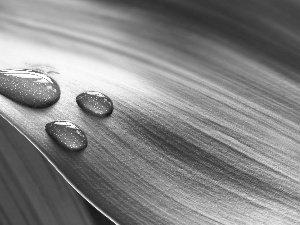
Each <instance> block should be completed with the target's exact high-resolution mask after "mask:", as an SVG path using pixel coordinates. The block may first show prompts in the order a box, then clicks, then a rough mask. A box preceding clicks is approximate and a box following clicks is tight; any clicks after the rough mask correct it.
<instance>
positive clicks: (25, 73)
mask: <svg viewBox="0 0 300 225" xmlns="http://www.w3.org/2000/svg"><path fill="white" fill-rule="evenodd" d="M0 94H2V95H4V96H6V97H8V98H10V99H12V100H14V101H16V102H18V103H21V104H23V105H27V106H30V107H33V108H44V107H48V106H50V105H52V104H54V103H56V102H57V101H58V100H59V98H60V89H59V86H58V84H57V83H56V81H55V80H53V79H52V78H50V77H48V76H47V75H45V74H43V73H41V72H39V71H36V70H30V69H8V70H0Z"/></svg>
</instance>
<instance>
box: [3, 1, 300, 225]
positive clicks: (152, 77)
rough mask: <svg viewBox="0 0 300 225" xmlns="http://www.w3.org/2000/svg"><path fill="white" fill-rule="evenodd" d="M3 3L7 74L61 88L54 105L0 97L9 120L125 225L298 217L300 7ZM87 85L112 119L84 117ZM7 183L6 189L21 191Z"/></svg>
mask: <svg viewBox="0 0 300 225" xmlns="http://www.w3.org/2000/svg"><path fill="white" fill-rule="evenodd" d="M0 9H1V10H0V28H1V29H0V50H1V56H0V67H1V68H0V69H10V68H26V69H28V68H34V69H39V70H41V71H43V72H45V73H47V74H48V75H49V76H50V77H51V78H53V79H54V80H56V81H57V83H58V84H59V86H60V90H61V96H60V100H59V101H58V102H57V103H56V104H54V105H52V106H50V107H48V108H44V109H33V108H29V107H26V106H23V105H20V104H18V103H15V102H14V101H12V100H10V99H8V98H6V97H4V96H0V102H1V107H0V113H1V115H3V116H4V117H5V118H6V120H8V121H10V122H11V123H12V124H13V125H14V126H16V127H17V128H18V129H19V130H20V131H21V132H22V133H23V134H24V135H26V137H27V138H28V139H29V140H30V141H32V143H34V144H35V146H36V148H37V149H38V150H39V151H40V152H41V153H42V154H43V156H44V157H46V159H47V160H48V161H49V162H51V163H52V164H53V165H54V166H55V167H56V169H57V170H58V171H59V172H60V173H61V174H62V175H63V176H64V178H65V179H66V180H67V181H68V182H69V183H70V184H72V185H73V187H74V188H75V189H76V190H77V191H78V192H79V193H80V194H81V195H82V196H83V197H85V198H86V199H87V200H89V201H90V202H91V203H92V204H93V206H94V207H96V208H97V209H99V210H101V211H102V212H103V213H104V214H105V215H106V216H108V217H110V218H111V220H113V221H114V222H115V223H119V224H122V225H123V224H124V225H127V224H128V225H136V224H143V225H148V224H166V225H182V224H188V225H199V224H201V225H211V224H212V225H215V224H224V225H240V224H244V225H255V224H267V225H269V224H270V225H274V224H284V225H286V224H291V225H292V224H299V223H300V166H299V165H300V164H299V161H300V153H299V149H300V142H299V140H300V127H299V122H300V97H299V96H300V86H299V75H298V74H299V72H300V67H299V65H300V64H299V50H300V49H299V48H300V47H299V46H300V45H299V43H298V42H299V34H300V30H299V26H298V23H299V18H298V17H299V15H300V14H299V12H300V4H299V2H298V1H294V0H286V1H279V0H266V1H261V0H251V1H238V0H236V1H235V0H233V1H223V0H212V1H194V0H187V1H177V0H155V1H147V2H146V1H135V0H125V1H117V0H113V1H96V0H94V1H92V0H90V1H79V0H73V1H58V0H52V1H50V0H44V1H38V0H11V1H4V0H1V1H0ZM86 91H100V92H101V93H104V94H105V95H107V96H108V97H109V98H110V99H111V100H112V102H113V104H114V111H113V113H112V114H111V115H110V116H109V117H106V118H99V117H96V116H93V115H90V114H87V113H86V112H85V111H83V110H82V109H81V108H80V107H79V106H78V105H77V103H76V97H77V96H78V95H79V94H80V93H83V92H86ZM56 120H70V121H72V122H74V123H75V124H77V125H78V126H79V127H80V128H81V129H82V130H83V131H84V132H85V134H86V137H87V140H88V146H87V148H86V149H85V150H83V151H80V152H76V153H74V152H68V151H65V150H63V149H62V148H61V147H60V146H59V145H57V144H56V143H55V142H54V141H53V140H52V139H51V138H50V137H49V136H48V135H47V133H46V132H45V125H46V124H47V123H50V122H52V121H56ZM11 142H12V141H11ZM13 143H14V142H13ZM14 144H17V143H14ZM20 151H21V148H20ZM15 154H16V155H18V154H20V153H18V152H15ZM12 157H13V156H12ZM1 160H3V158H1ZM6 160H9V159H6ZM10 160H12V161H13V160H14V159H10ZM26 162H27V163H26V164H28V163H30V162H33V161H32V160H31V159H29V158H28V160H26ZM9 165H10V163H9V162H6V163H5V164H4V163H1V165H0V166H1V168H2V169H3V167H5V168H4V169H5V170H4V171H7V170H6V167H7V166H9ZM9 168H10V170H9V171H11V172H9V171H8V172H2V171H3V170H2V169H1V172H0V173H1V174H3V175H2V176H4V178H5V177H6V176H8V175H7V174H8V173H13V168H11V167H9ZM14 173H17V172H14ZM32 173H34V172H32ZM30 174H31V173H30ZM4 178H1V179H4ZM18 179H23V178H18ZM32 179H33V178H32ZM35 179H38V178H37V177H35ZM10 182H14V183H12V184H11V186H10V187H9V188H8V187H5V190H6V192H9V190H11V189H12V188H18V187H19V185H20V184H19V183H21V181H17V180H13V181H10ZM44 182H47V181H44ZM5 183H6V182H5ZM25 183H26V182H25ZM30 184H31V182H29V184H27V183H26V184H23V185H25V186H26V185H30ZM1 185H2V184H1ZM29 187H31V186H28V189H30V191H33V190H36V191H34V192H37V191H40V192H41V194H40V196H41V197H42V196H45V194H43V191H42V190H40V189H38V187H35V189H32V190H31V188H29ZM13 190H15V191H14V192H13V193H15V194H16V195H19V196H23V195H22V193H24V191H23V192H22V193H21V192H20V193H19V192H18V189H13ZM1 195H3V198H4V197H5V198H6V196H8V195H7V194H5V193H1ZM25 196H26V195H25ZM20 198H24V201H21V203H19V204H26V203H27V202H28V201H29V200H28V199H25V197H20ZM2 202H6V201H2ZM9 207H17V206H9ZM35 207H36V208H38V206H35ZM49 207H50V206H49ZM58 208H59V207H58ZM1 210H2V212H4V210H5V209H4V206H2V209H1ZM26 210H27V211H28V212H29V213H30V215H31V217H28V218H27V220H28V221H30V222H31V221H34V222H38V221H39V218H40V217H41V216H39V215H38V214H37V213H34V211H33V209H32V208H28V209H26ZM27 211H26V212H27ZM59 212H60V211H59V210H58V211H57V212H56V211H55V213H57V218H55V219H56V220H59V219H60V218H62V216H60V214H59ZM45 213H46V212H45ZM48 213H49V214H50V213H51V212H48ZM53 213H54V212H53ZM2 215H5V214H3V213H2ZM18 218H19V219H21V218H23V217H22V215H21V212H19V214H18ZM7 221H8V219H7ZM58 222H59V221H58ZM72 224H73V222H72Z"/></svg>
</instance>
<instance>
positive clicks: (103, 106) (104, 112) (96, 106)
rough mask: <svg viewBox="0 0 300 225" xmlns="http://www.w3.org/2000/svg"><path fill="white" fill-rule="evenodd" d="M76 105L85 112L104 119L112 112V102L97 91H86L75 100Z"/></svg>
mask: <svg viewBox="0 0 300 225" xmlns="http://www.w3.org/2000/svg"><path fill="white" fill-rule="evenodd" d="M76 102H77V104H78V105H79V106H80V107H81V108H82V109H83V110H84V111H86V112H89V113H91V114H94V115H97V116H100V117H106V116H109V115H110V114H112V112H113V103H112V100H111V99H110V98H109V97H107V96H106V95H104V94H102V93H101V92H98V91H87V92H84V93H81V94H80V95H78V96H77V98H76Z"/></svg>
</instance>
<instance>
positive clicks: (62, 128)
mask: <svg viewBox="0 0 300 225" xmlns="http://www.w3.org/2000/svg"><path fill="white" fill-rule="evenodd" d="M46 132H47V133H48V135H49V136H50V137H51V138H52V139H54V140H55V141H56V142H57V143H58V144H59V145H61V146H62V147H64V148H65V149H66V150H69V151H80V150H83V149H85V148H86V147H87V144H88V142H87V138H86V136H85V133H84V132H83V130H81V129H80V128H79V127H78V126H77V125H76V124H74V123H72V122H70V121H66V120H62V121H54V122H51V123H48V124H46Z"/></svg>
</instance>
